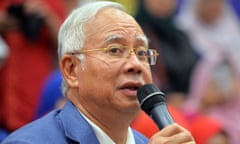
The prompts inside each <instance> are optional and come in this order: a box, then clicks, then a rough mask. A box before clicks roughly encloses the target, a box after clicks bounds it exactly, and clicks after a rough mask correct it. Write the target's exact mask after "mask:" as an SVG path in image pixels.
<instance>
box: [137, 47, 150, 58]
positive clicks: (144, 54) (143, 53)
mask: <svg viewBox="0 0 240 144" xmlns="http://www.w3.org/2000/svg"><path fill="white" fill-rule="evenodd" d="M136 54H137V55H138V56H139V57H148V50H147V49H146V48H139V49H137V52H136Z"/></svg>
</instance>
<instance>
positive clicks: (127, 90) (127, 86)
mask: <svg viewBox="0 0 240 144" xmlns="http://www.w3.org/2000/svg"><path fill="white" fill-rule="evenodd" d="M142 85H143V84H142V83H140V82H127V83H124V84H123V85H122V86H121V87H120V90H121V91H122V93H123V94H124V95H127V96H136V95H137V90H138V88H139V87H141V86H142Z"/></svg>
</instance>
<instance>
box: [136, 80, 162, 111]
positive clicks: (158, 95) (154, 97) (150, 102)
mask: <svg viewBox="0 0 240 144" xmlns="http://www.w3.org/2000/svg"><path fill="white" fill-rule="evenodd" d="M137 98H138V100H139V102H140V105H141V108H142V109H143V110H144V111H145V112H146V113H148V114H150V112H151V110H152V108H153V107H155V105H158V104H161V103H165V102H166V101H165V95H164V93H163V92H161V91H160V90H159V89H158V87H157V86H155V85H154V84H145V85H143V86H142V87H140V88H139V89H138V91H137Z"/></svg>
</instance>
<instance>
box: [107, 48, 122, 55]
mask: <svg viewBox="0 0 240 144" xmlns="http://www.w3.org/2000/svg"><path fill="white" fill-rule="evenodd" d="M124 51H125V48H123V47H122V46H110V47H109V48H108V49H107V53H108V54H110V55H112V56H121V55H122V54H123V53H124Z"/></svg>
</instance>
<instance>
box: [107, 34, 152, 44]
mask: <svg viewBox="0 0 240 144" xmlns="http://www.w3.org/2000/svg"><path fill="white" fill-rule="evenodd" d="M124 39H125V38H124V36H122V35H118V34H115V35H110V36H108V37H107V38H106V39H105V40H104V43H110V42H114V41H117V40H124ZM136 39H137V41H139V42H141V43H144V45H146V46H147V47H148V38H147V37H146V36H145V35H140V36H137V37H136Z"/></svg>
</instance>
